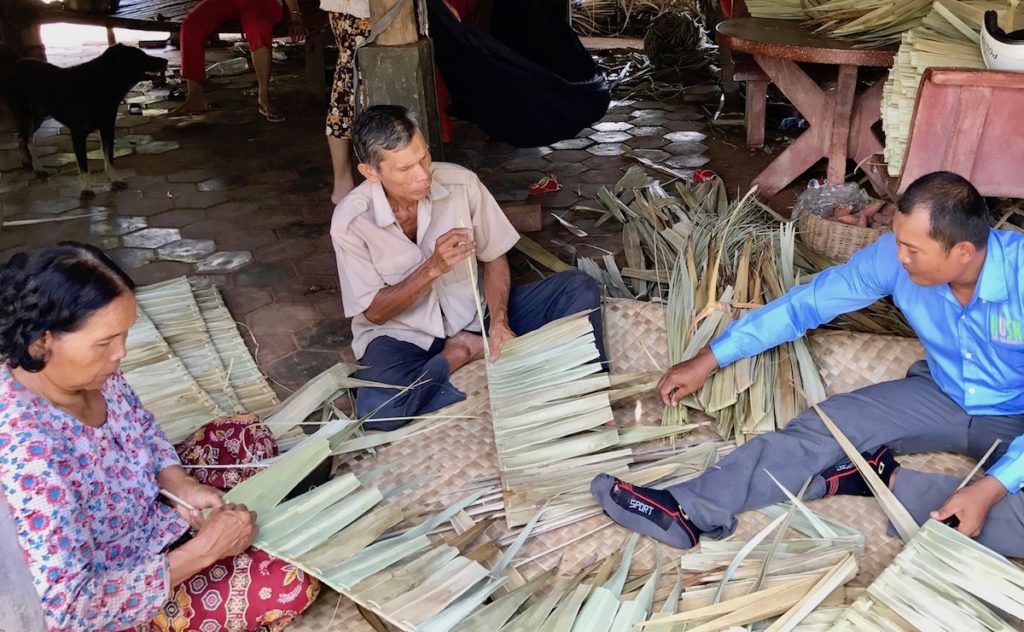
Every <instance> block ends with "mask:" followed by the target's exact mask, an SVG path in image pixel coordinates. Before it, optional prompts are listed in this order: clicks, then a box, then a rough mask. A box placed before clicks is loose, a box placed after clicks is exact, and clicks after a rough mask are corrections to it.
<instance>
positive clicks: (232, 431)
mask: <svg viewBox="0 0 1024 632" xmlns="http://www.w3.org/2000/svg"><path fill="white" fill-rule="evenodd" d="M175 450H176V451H177V452H178V458H179V459H181V462H182V463H183V464H185V465H241V464H245V463H258V462H259V461H263V460H266V459H269V458H271V457H275V456H277V439H275V438H274V433H273V432H271V430H270V428H268V427H267V426H266V425H265V424H264V423H263V422H261V421H260V418H259V417H257V416H256V415H228V416H226V417H218V418H217V419H214V420H213V421H211V422H210V423H208V424H206V425H205V426H203V427H202V428H200V429H198V430H196V431H195V432H193V433H192V435H191V436H190V437H189V438H187V439H185V440H184V441H182V442H181V443H179V444H178V445H177V446H175ZM258 472H259V469H258V468H220V467H213V468H203V467H197V468H194V469H190V470H189V474H190V475H191V476H192V477H193V478H195V479H196V480H197V481H199V482H200V483H204V484H206V485H209V486H211V487H216V488H217V489H223V490H228V489H231V488H232V487H234V486H236V485H238V484H239V483H241V482H242V481H244V480H245V479H247V478H249V477H250V476H253V475H255V474H257V473H258Z"/></svg>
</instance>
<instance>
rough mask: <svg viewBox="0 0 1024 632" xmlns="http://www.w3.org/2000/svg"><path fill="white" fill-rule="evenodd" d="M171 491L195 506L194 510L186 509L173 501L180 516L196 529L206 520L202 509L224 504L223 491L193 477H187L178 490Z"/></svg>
mask: <svg viewBox="0 0 1024 632" xmlns="http://www.w3.org/2000/svg"><path fill="white" fill-rule="evenodd" d="M168 491H171V490H168ZM172 493H173V494H174V495H175V496H177V497H178V498H180V499H182V500H184V501H185V502H187V503H188V504H190V505H192V506H193V507H195V510H192V509H186V508H185V507H183V506H181V505H180V504H178V503H174V508H175V509H177V510H178V513H179V514H181V517H182V518H184V519H185V520H187V521H188V523H189V524H190V525H191V526H192V528H193V529H196V530H199V529H200V528H202V526H203V523H204V522H206V518H205V517H204V516H203V510H204V509H214V508H216V507H220V506H222V505H223V504H224V492H222V491H220V490H219V489H217V488H216V487H210V486H209V485H203V484H202V483H200V482H199V481H197V480H195V479H194V478H189V479H188V482H187V483H185V484H184V485H183V486H182V488H181V489H180V490H179V491H177V492H172Z"/></svg>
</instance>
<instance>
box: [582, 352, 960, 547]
mask: <svg viewBox="0 0 1024 632" xmlns="http://www.w3.org/2000/svg"><path fill="white" fill-rule="evenodd" d="M821 408H822V409H823V410H824V411H825V412H826V414H828V415H829V417H830V418H831V419H832V420H833V421H834V422H835V423H836V425H838V426H839V428H840V429H841V430H842V431H843V433H844V434H845V435H846V436H847V437H848V438H849V439H850V441H851V442H852V443H853V444H854V445H855V446H856V447H857V449H858V450H860V451H874V450H877V449H878V448H879V447H881V446H883V445H887V446H889V447H890V448H892V449H893V450H894V451H896V452H897V453H914V452H933V451H951V452H964V451H965V450H966V448H967V426H968V422H969V418H968V417H967V415H966V413H964V411H963V410H962V409H961V408H960V407H959V406H957V405H956V403H955V402H953V400H951V399H950V398H949V397H947V396H946V395H945V394H944V393H943V392H942V391H941V390H939V387H938V386H937V385H936V384H935V382H934V380H932V378H931V375H930V374H929V372H928V368H927V365H926V364H925V363H924V362H919V363H917V364H915V365H914V366H913V367H911V369H910V372H909V373H908V377H907V378H906V379H902V380H896V381H892V382H885V383H882V384H875V385H872V386H868V387H866V388H863V389H860V390H858V391H855V392H853V393H844V394H841V395H836V396H834V397H830V398H829V399H827V400H826V401H824V402H822V404H821ZM843 456H844V453H843V451H842V449H841V448H840V447H839V444H838V443H837V442H836V441H835V439H834V438H833V437H832V435H831V433H829V432H828V430H827V429H826V428H825V426H824V424H823V423H822V422H821V420H820V419H819V417H818V415H817V413H816V412H815V411H814V409H811V410H809V411H807V412H805V413H803V414H802V415H800V416H798V417H796V418H795V419H793V420H792V421H791V422H790V423H789V424H788V425H787V426H786V427H785V428H784V429H783V430H780V431H778V432H772V433H767V434H764V435H761V436H759V437H756V438H755V439H753V440H751V441H749V442H747V443H745V444H743V445H742V446H740V447H739V448H737V449H736V450H735V451H734V452H732V453H731V454H729V455H728V456H726V457H725V458H724V459H722V461H721V462H720V463H718V464H717V465H714V466H712V467H711V468H710V469H708V471H706V472H705V473H704V474H702V475H701V476H699V477H698V478H696V479H694V480H692V481H688V482H686V483H681V484H679V485H675V486H673V487H670V488H668V490H667V491H668V492H670V493H671V494H672V496H673V498H675V500H676V501H677V503H678V505H679V506H680V507H682V509H683V511H684V512H685V515H686V516H687V517H688V518H689V519H690V520H691V521H692V523H693V524H694V525H695V526H696V527H697V528H698V529H699V530H700V531H701V532H703V533H707V534H708V535H710V536H711V537H714V538H719V537H724V536H727V535H729V534H731V533H732V532H733V530H735V528H736V518H735V516H736V514H738V513H740V512H742V511H745V510H747V509H756V508H759V507H764V506H766V505H770V504H772V503H775V502H779V501H781V500H783V499H784V498H785V496H784V495H783V493H782V492H781V491H780V490H779V488H778V487H777V486H776V485H775V483H774V482H773V481H772V480H771V478H770V477H769V476H768V475H767V472H770V473H771V474H772V475H773V476H774V477H775V478H776V479H778V481H779V482H780V483H782V484H783V485H785V486H786V488H787V489H789V490H790V491H793V492H795V491H796V490H798V489H800V487H801V486H802V485H803V483H804V482H805V481H806V480H807V479H808V478H812V477H813V480H812V483H811V485H810V487H809V488H808V490H807V493H806V495H805V498H807V499H815V498H820V497H822V496H823V495H825V492H826V482H825V480H824V478H822V477H821V476H818V474H819V473H820V472H822V471H823V470H824V469H825V468H827V467H829V466H831V465H833V464H835V463H838V462H840V461H841V460H843ZM609 478H610V477H607V478H601V477H599V479H600V480H598V479H595V481H594V485H596V486H597V489H594V493H595V496H596V497H597V498H598V501H599V502H601V503H602V504H608V503H609V500H608V498H609V494H610V492H611V491H612V487H613V485H614V482H613V481H614V479H611V481H609V480H608V479H609ZM613 509H614V508H613ZM606 511H607V509H606ZM613 517H614V516H613ZM627 526H628V525H627Z"/></svg>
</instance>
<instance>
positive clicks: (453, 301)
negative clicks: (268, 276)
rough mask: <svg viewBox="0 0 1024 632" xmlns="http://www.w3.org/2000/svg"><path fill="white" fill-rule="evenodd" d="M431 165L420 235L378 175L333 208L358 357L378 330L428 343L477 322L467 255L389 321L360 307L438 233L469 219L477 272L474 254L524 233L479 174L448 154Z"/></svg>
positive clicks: (487, 255) (419, 259)
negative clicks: (407, 228) (405, 222)
mask: <svg viewBox="0 0 1024 632" xmlns="http://www.w3.org/2000/svg"><path fill="white" fill-rule="evenodd" d="M432 171H433V182H432V183H431V186H430V192H429V193H428V194H427V197H426V198H424V199H422V200H420V202H419V205H418V208H417V214H416V241H415V242H413V241H411V240H410V239H409V238H408V237H406V236H405V233H404V232H402V227H401V226H399V224H398V221H397V220H396V219H395V214H394V212H393V211H392V210H391V205H390V204H389V203H388V200H387V196H386V195H385V193H384V187H383V186H381V185H380V184H379V183H374V182H370V181H366V182H363V183H362V184H360V185H359V186H358V187H356V188H355V189H353V190H352V192H351V193H349V194H348V195H347V196H345V199H343V200H342V201H341V203H339V204H338V206H337V207H336V208H335V209H334V217H333V219H332V220H331V240H332V241H333V243H334V252H335V255H336V256H337V260H338V279H339V281H340V284H341V298H342V304H343V306H344V308H345V315H346V316H348V317H350V318H352V350H353V351H354V352H355V355H356V357H357V358H361V357H362V356H363V353H365V352H366V347H367V345H368V344H369V343H370V341H371V340H373V339H374V338H376V337H378V336H391V337H392V338H396V339H398V340H403V341H405V342H410V343H412V344H415V345H417V346H418V347H420V348H422V349H428V348H429V347H430V345H431V344H432V343H433V342H434V339H435V338H448V337H451V336H453V335H455V334H457V333H458V332H460V331H462V330H465V329H468V330H470V331H479V330H480V327H479V324H478V320H477V314H476V302H475V299H474V297H473V286H472V282H471V281H470V273H469V266H468V265H467V264H466V263H460V264H458V265H456V266H455V267H454V268H453V269H452V270H451V271H449V272H448V273H447V274H445V275H443V276H442V277H440V278H439V279H437V280H436V281H434V285H433V287H431V289H430V290H429V291H428V292H427V293H426V294H424V295H423V296H422V297H420V299H419V300H418V301H416V303H414V304H413V305H412V307H410V308H409V309H407V310H406V311H405V312H403V313H401V314H399V315H398V316H396V317H395V318H393V319H391V320H389V321H388V322H386V323H383V324H381V325H376V324H374V323H371V322H370V321H369V320H367V319H366V317H365V316H364V315H363V312H365V311H366V309H367V308H368V307H369V306H370V304H371V303H373V299H374V297H376V296H377V292H378V291H380V290H381V289H382V288H385V287H388V286H393V285H397V284H399V283H401V282H402V281H404V280H405V279H406V278H408V277H409V275H411V274H412V273H413V272H414V271H415V270H416V269H417V268H418V267H419V266H420V265H422V264H423V263H424V262H425V261H426V260H427V259H428V258H429V257H430V256H431V255H432V254H433V252H434V245H435V243H436V242H437V239H438V238H439V237H440V236H441V235H443V234H445V233H446V232H448V231H449V230H451V229H453V228H460V227H466V228H470V227H472V229H473V239H474V241H475V242H476V258H475V259H474V258H470V264H469V265H472V266H473V274H474V276H475V277H476V278H477V279H479V278H480V274H479V270H478V266H477V260H479V261H484V262H488V261H493V260H495V259H497V258H498V257H500V256H501V255H503V254H505V253H506V252H508V251H509V250H510V249H511V248H512V247H513V246H514V245H515V244H516V242H517V241H519V233H517V232H516V230H515V229H514V228H513V227H512V224H511V223H509V221H508V218H506V217H505V214H504V213H503V212H502V210H501V207H500V206H498V203H497V202H496V201H495V199H494V197H493V196H492V195H491V194H490V192H489V191H488V190H487V188H486V187H485V186H484V185H483V183H482V182H480V179H479V178H478V177H477V176H476V174H474V173H473V172H472V171H469V170H468V169H465V168H463V167H460V166H458V165H453V164H450V163H444V162H435V163H434V164H433V167H432Z"/></svg>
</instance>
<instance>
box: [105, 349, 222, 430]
mask: <svg viewBox="0 0 1024 632" xmlns="http://www.w3.org/2000/svg"><path fill="white" fill-rule="evenodd" d="M124 377H125V379H126V380H127V381H128V383H129V384H130V385H131V387H132V388H133V389H134V390H135V392H136V393H137V394H138V395H139V399H140V400H142V404H143V406H145V407H146V409H147V410H148V411H149V412H151V413H152V414H153V417H154V418H156V420H157V422H158V423H159V424H160V427H161V428H162V429H163V431H164V434H165V435H167V439H168V441H170V442H171V443H172V444H174V443H180V442H182V441H184V440H185V439H187V438H188V436H189V435H190V434H192V433H193V432H195V431H196V430H197V429H198V428H200V427H202V426H203V425H205V424H206V423H208V422H209V421H210V420H211V419H214V418H216V417H220V416H221V415H223V414H225V411H224V410H223V409H222V408H221V407H220V406H218V405H217V402H215V401H213V399H211V398H210V396H209V395H208V394H207V393H206V391H205V390H203V389H202V388H201V387H200V386H199V384H198V383H197V382H196V380H195V379H194V378H193V377H192V374H191V373H190V372H189V371H188V369H186V368H185V365H184V364H182V363H181V360H179V359H178V358H177V357H176V356H175V357H171V358H169V359H167V360H163V361H160V362H155V363H152V364H146V365H144V366H140V367H137V368H134V369H132V370H130V371H125V373H124Z"/></svg>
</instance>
